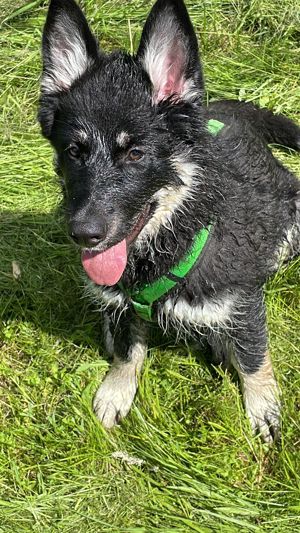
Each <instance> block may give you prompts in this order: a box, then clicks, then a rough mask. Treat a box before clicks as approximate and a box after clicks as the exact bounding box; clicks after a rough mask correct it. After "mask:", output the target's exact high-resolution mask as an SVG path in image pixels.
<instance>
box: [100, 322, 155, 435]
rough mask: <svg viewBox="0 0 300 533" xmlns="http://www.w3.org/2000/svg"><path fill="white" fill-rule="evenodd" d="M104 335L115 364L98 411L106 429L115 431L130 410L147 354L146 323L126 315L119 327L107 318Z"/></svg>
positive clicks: (101, 389) (105, 383)
mask: <svg viewBox="0 0 300 533" xmlns="http://www.w3.org/2000/svg"><path fill="white" fill-rule="evenodd" d="M104 334H105V343H106V348H107V351H108V352H109V353H110V355H113V364H112V366H111V368H110V370H109V371H108V373H107V374H106V376H105V378H104V381H103V382H102V384H101V385H100V387H99V389H98V390H97V392H96V394H95V397H94V411H95V413H96V415H97V417H98V418H99V420H100V421H101V422H102V424H103V425H104V426H105V427H106V428H111V427H113V426H114V425H115V424H117V423H118V422H119V420H120V419H121V418H124V417H125V416H126V415H127V413H128V412H129V410H130V407H131V405H132V402H133V399H134V396H135V393H136V390H137V386H138V376H139V374H140V372H141V369H142V366H143V361H144V359H145V356H146V353H147V346H146V341H145V338H146V332H145V327H144V324H143V323H141V322H140V321H139V320H138V319H137V318H135V317H134V319H132V320H131V321H130V322H129V321H128V320H127V319H126V318H125V317H124V316H122V317H121V318H120V320H119V323H118V324H117V325H116V326H115V325H114V323H113V321H112V320H111V319H110V317H109V316H108V315H106V317H105V322H104Z"/></svg>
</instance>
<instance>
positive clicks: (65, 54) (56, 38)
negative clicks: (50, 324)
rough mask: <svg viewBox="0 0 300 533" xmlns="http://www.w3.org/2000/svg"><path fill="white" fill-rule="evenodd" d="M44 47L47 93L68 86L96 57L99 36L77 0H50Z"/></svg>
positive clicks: (43, 90) (43, 81)
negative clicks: (88, 21) (92, 31)
mask: <svg viewBox="0 0 300 533" xmlns="http://www.w3.org/2000/svg"><path fill="white" fill-rule="evenodd" d="M42 49H43V76H42V92H43V93H44V94H51V93H52V94H53V93H58V92H60V91H63V90H67V89H69V87H70V86H71V85H72V83H73V82H74V81H75V80H76V79H77V78H79V77H80V76H81V75H82V74H83V73H84V72H85V71H86V69H87V68H88V67H89V66H90V65H92V63H93V62H94V61H95V60H96V58H97V55H98V47H97V42H96V39H95V38H94V36H93V35H92V33H91V31H90V29H89V26H88V23H87V21H86V19H85V17H84V15H83V13H82V11H81V9H80V8H79V6H78V5H77V4H76V3H75V2H74V0H51V2H50V6H49V11H48V16H47V20H46V24H45V28H44V33H43V47H42Z"/></svg>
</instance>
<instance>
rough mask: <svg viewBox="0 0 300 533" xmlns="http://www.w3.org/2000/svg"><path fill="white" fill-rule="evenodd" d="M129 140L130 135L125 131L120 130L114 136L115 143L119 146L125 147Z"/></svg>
mask: <svg viewBox="0 0 300 533" xmlns="http://www.w3.org/2000/svg"><path fill="white" fill-rule="evenodd" d="M129 141H130V135H129V133H127V131H121V132H120V133H118V135H117V138H116V143H117V145H118V146H120V148H126V146H127V144H128V143H129Z"/></svg>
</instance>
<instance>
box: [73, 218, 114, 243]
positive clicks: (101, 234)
mask: <svg viewBox="0 0 300 533" xmlns="http://www.w3.org/2000/svg"><path fill="white" fill-rule="evenodd" d="M70 235H71V237H72V239H73V240H74V241H75V242H76V243H77V244H79V245H80V246H82V247H84V248H93V246H97V244H99V243H100V242H101V241H103V240H104V239H105V237H106V235H107V226H106V223H105V222H104V221H103V220H100V219H98V220H95V221H88V222H87V221H80V222H78V221H72V222H70Z"/></svg>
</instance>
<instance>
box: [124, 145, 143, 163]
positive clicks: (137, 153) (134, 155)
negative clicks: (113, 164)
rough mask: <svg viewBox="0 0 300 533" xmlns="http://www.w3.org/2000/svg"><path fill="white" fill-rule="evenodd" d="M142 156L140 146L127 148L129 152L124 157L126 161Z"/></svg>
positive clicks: (136, 159) (138, 159)
mask: <svg viewBox="0 0 300 533" xmlns="http://www.w3.org/2000/svg"><path fill="white" fill-rule="evenodd" d="M143 157H144V152H143V150H141V149H140V148H132V149H131V150H129V152H128V153H127V156H126V159H127V160H128V161H133V162H135V161H140V159H142V158H143Z"/></svg>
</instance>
